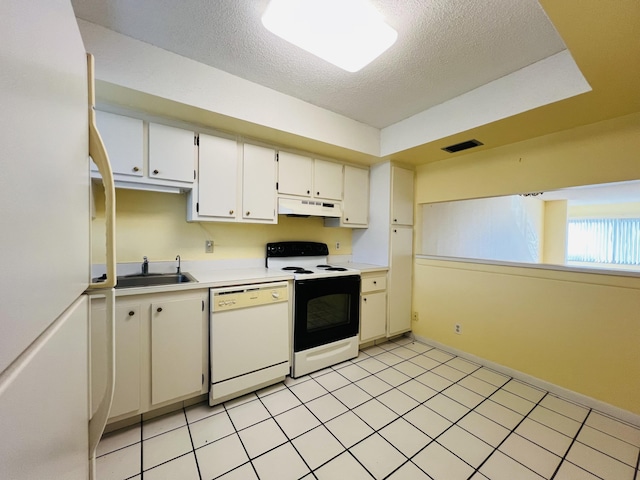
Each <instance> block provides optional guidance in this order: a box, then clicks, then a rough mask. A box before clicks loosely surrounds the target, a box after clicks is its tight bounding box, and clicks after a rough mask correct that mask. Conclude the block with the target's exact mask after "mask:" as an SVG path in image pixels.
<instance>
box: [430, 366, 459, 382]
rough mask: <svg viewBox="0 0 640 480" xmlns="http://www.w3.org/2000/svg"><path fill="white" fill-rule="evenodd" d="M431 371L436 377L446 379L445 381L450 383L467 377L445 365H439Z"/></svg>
mask: <svg viewBox="0 0 640 480" xmlns="http://www.w3.org/2000/svg"><path fill="white" fill-rule="evenodd" d="M431 371H432V372H433V373H435V374H437V375H440V376H441V377H444V378H446V379H447V380H451V381H452V382H457V381H458V380H462V379H463V378H464V377H466V376H467V375H468V374H466V373H464V372H461V371H460V370H456V369H455V368H453V367H450V366H448V365H446V364H443V365H440V366H438V367H436V368H434V369H433V370H431Z"/></svg>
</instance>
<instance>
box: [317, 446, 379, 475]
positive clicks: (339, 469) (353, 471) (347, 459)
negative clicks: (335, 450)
mask: <svg viewBox="0 0 640 480" xmlns="http://www.w3.org/2000/svg"><path fill="white" fill-rule="evenodd" d="M314 473H315V475H316V477H317V478H318V480H336V479H340V478H344V479H349V480H371V479H372V478H373V477H372V476H371V475H369V472H367V471H366V470H365V469H364V467H363V466H362V465H360V464H359V463H358V461H357V460H356V459H355V458H353V456H351V454H349V452H345V453H343V454H342V455H339V456H338V457H336V458H334V459H333V460H331V461H330V462H329V463H327V464H325V465H323V466H322V467H320V468H319V469H318V470H316V471H315V472H314Z"/></svg>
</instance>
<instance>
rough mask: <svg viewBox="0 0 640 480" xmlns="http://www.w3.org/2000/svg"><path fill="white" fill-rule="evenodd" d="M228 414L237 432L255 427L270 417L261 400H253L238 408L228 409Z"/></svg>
mask: <svg viewBox="0 0 640 480" xmlns="http://www.w3.org/2000/svg"><path fill="white" fill-rule="evenodd" d="M227 413H228V415H229V418H231V421H232V422H233V426H234V427H235V429H236V430H242V429H243V428H247V427H250V426H251V425H255V424H256V423H258V422H261V421H262V420H266V419H267V418H269V416H270V415H269V411H268V410H267V409H266V408H265V407H264V405H262V402H261V401H260V400H252V401H250V402H247V403H243V404H241V405H239V406H237V407H233V408H227Z"/></svg>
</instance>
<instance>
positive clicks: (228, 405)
mask: <svg viewBox="0 0 640 480" xmlns="http://www.w3.org/2000/svg"><path fill="white" fill-rule="evenodd" d="M257 398H258V396H257V395H256V394H255V393H247V394H246V395H243V396H241V397H238V398H234V399H231V400H229V401H227V402H224V406H225V408H226V409H227V410H228V409H230V408H234V407H237V406H239V405H242V404H243V403H247V402H252V401H254V400H256V399H257Z"/></svg>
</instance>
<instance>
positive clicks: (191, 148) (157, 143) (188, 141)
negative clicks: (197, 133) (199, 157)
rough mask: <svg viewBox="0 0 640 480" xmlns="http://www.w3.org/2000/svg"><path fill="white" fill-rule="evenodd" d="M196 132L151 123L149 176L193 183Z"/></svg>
mask: <svg viewBox="0 0 640 480" xmlns="http://www.w3.org/2000/svg"><path fill="white" fill-rule="evenodd" d="M194 160H195V145H194V134H193V132H190V131H188V130H182V129H180V128H174V127H168V126H166V125H160V124H157V123H149V178H159V179H162V180H175V181H178V182H189V183H193V180H194V178H193V176H194V175H193V172H194Z"/></svg>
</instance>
